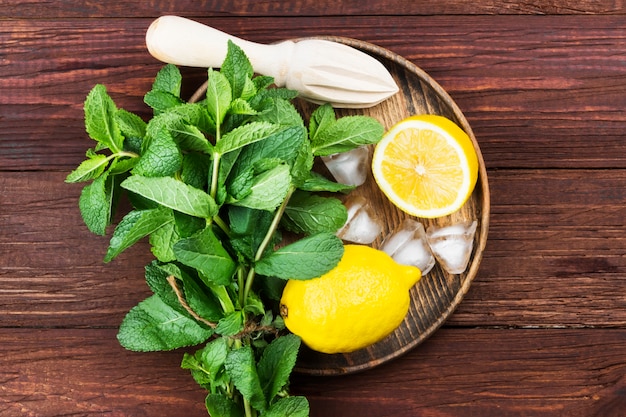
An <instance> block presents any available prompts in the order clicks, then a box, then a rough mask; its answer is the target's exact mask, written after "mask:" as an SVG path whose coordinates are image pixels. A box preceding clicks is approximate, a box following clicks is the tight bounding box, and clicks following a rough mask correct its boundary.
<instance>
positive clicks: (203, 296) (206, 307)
mask: <svg viewBox="0 0 626 417" xmlns="http://www.w3.org/2000/svg"><path fill="white" fill-rule="evenodd" d="M153 265H155V267H156V268H158V269H159V270H160V271H162V273H164V274H165V277H163V276H162V275H161V276H160V278H161V279H166V280H167V277H168V276H170V275H172V276H174V277H175V278H177V279H178V280H179V281H181V282H182V290H183V293H184V295H185V300H186V301H187V304H188V305H189V307H190V308H191V309H192V310H193V311H194V312H195V313H196V314H198V315H199V316H200V317H202V318H204V319H205V320H208V321H211V322H217V321H219V320H220V319H221V318H222V317H224V313H223V311H222V308H221V306H220V302H219V300H218V299H217V298H216V297H215V296H214V295H213V294H212V293H211V292H209V291H206V290H205V289H204V286H203V285H202V283H201V282H200V280H199V278H198V276H197V274H195V273H194V272H193V271H189V270H187V269H184V268H182V267H180V266H179V265H178V264H174V263H166V264H157V263H155V262H153ZM192 274H193V275H192ZM148 285H149V286H150V288H151V289H152V291H154V292H155V293H157V291H156V290H155V289H154V288H153V285H151V284H150V283H148ZM167 286H168V287H169V288H167V290H170V292H171V293H172V295H174V296H175V294H174V293H173V291H171V286H170V285H169V283H167ZM157 295H159V296H160V297H161V299H164V296H163V294H161V293H157ZM175 302H176V303H177V304H178V306H179V307H180V303H179V301H178V298H176V299H175ZM168 304H169V303H168Z"/></svg>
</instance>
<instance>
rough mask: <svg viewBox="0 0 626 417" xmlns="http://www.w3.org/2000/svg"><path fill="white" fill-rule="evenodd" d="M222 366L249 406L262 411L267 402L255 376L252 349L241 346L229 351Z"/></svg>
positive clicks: (257, 377) (256, 375)
mask: <svg viewBox="0 0 626 417" xmlns="http://www.w3.org/2000/svg"><path fill="white" fill-rule="evenodd" d="M224 366H225V368H226V372H227V374H228V375H229V376H230V378H231V380H232V382H233V384H235V387H236V388H237V389H238V390H239V392H240V393H241V395H243V397H244V398H245V399H246V400H248V402H249V403H250V405H251V406H252V407H253V408H255V409H256V410H264V409H265V408H266V405H267V401H266V399H265V395H264V394H263V389H262V388H261V382H260V381H259V375H258V374H257V369H256V363H255V361H254V352H253V351H252V348H251V347H250V346H242V347H241V348H239V349H235V350H232V351H230V352H229V353H228V356H227V357H226V362H225V363H224Z"/></svg>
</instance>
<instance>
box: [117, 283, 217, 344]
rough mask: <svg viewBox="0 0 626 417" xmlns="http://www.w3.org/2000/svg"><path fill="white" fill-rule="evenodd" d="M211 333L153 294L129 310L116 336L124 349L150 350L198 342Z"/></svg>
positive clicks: (211, 332) (205, 338) (204, 339)
mask: <svg viewBox="0 0 626 417" xmlns="http://www.w3.org/2000/svg"><path fill="white" fill-rule="evenodd" d="M212 334H213V331H212V330H211V329H207V328H204V327H202V326H200V325H199V324H198V323H197V322H196V321H195V320H193V319H190V318H188V317H187V316H185V315H183V314H181V313H179V312H178V311H176V310H174V309H173V308H172V307H170V306H168V305H167V304H165V303H164V302H163V301H162V300H161V299H160V298H159V297H158V296H156V295H153V296H150V297H148V298H146V299H145V300H144V301H142V302H140V303H139V304H138V305H137V306H135V307H133V308H132V309H131V310H130V311H129V312H128V314H127V315H126V317H124V320H123V321H122V324H121V325H120V328H119V332H118V335H117V339H118V340H119V342H120V344H121V345H122V346H123V347H125V348H126V349H129V350H133V351H138V352H149V351H161V350H172V349H177V348H180V347H185V346H193V345H197V344H199V343H202V342H204V341H206V340H207V339H208V338H209V337H211V335H212Z"/></svg>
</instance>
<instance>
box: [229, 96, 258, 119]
mask: <svg viewBox="0 0 626 417" xmlns="http://www.w3.org/2000/svg"><path fill="white" fill-rule="evenodd" d="M228 113H229V114H237V115H242V116H254V115H257V114H258V113H259V112H257V111H256V110H255V109H253V108H252V106H251V105H250V103H248V102H247V101H246V100H244V99H242V98H236V99H234V100H233V101H232V103H230V108H229V109H228Z"/></svg>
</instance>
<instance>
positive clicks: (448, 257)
mask: <svg viewBox="0 0 626 417" xmlns="http://www.w3.org/2000/svg"><path fill="white" fill-rule="evenodd" d="M477 225H478V222H477V221H476V220H474V221H466V222H460V223H455V224H452V225H449V226H443V227H436V226H430V227H429V228H428V231H427V232H426V238H427V239H428V244H429V245H430V249H431V250H432V252H433V254H434V255H435V258H437V261H439V264H440V265H441V267H442V268H443V269H445V270H446V271H447V272H449V273H451V274H460V273H463V272H464V271H465V269H466V268H467V265H468V263H469V259H470V255H471V254H472V249H473V248H474V234H475V233H476V227H477Z"/></svg>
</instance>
